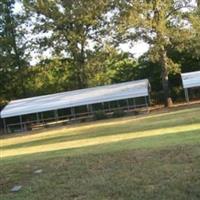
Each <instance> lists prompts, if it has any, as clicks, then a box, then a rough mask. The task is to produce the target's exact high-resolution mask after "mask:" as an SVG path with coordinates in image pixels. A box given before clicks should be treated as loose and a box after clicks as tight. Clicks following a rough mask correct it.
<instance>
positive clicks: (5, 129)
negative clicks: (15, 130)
mask: <svg viewBox="0 0 200 200" xmlns="http://www.w3.org/2000/svg"><path fill="white" fill-rule="evenodd" d="M3 128H4V133H5V134H6V133H7V127H6V119H5V118H3Z"/></svg>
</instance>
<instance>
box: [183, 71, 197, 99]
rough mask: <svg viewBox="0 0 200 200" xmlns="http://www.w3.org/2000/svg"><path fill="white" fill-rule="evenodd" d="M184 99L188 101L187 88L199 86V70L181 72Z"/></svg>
mask: <svg viewBox="0 0 200 200" xmlns="http://www.w3.org/2000/svg"><path fill="white" fill-rule="evenodd" d="M181 77H182V82H183V88H184V91H185V98H186V101H187V102H189V93H188V91H189V89H191V88H198V87H200V71H196V72H189V73H183V74H181Z"/></svg>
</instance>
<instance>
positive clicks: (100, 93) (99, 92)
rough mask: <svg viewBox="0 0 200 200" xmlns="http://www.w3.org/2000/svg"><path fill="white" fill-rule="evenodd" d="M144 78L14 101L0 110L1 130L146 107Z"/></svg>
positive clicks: (147, 92)
mask: <svg viewBox="0 0 200 200" xmlns="http://www.w3.org/2000/svg"><path fill="white" fill-rule="evenodd" d="M149 92H150V84H149V81H148V80H147V79H145V80H139V81H130V82H124V83H119V84H113V85H107V86H98V87H94V88H87V89H80V90H75V91H68V92H62V93H56V94H50V95H44V96H38V97H32V98H25V99H20V100H14V101H11V102H10V103H8V105H6V106H5V107H4V108H3V109H2V111H1V118H2V119H3V124H4V132H6V133H10V132H22V131H30V130H33V129H36V128H40V127H49V126H51V125H52V126H53V125H55V124H58V123H59V124H60V123H62V124H67V123H71V122H77V121H84V120H88V119H93V118H94V115H95V114H97V113H98V112H103V113H104V114H105V115H107V116H109V115H112V114H113V113H114V112H116V111H118V112H119V111H123V112H133V111H135V110H136V109H141V108H143V109H146V110H148V105H149Z"/></svg>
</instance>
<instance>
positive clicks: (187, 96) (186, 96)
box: [184, 88, 190, 103]
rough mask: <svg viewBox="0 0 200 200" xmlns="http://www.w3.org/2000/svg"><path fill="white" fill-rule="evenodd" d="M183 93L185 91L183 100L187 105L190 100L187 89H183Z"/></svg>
mask: <svg viewBox="0 0 200 200" xmlns="http://www.w3.org/2000/svg"><path fill="white" fill-rule="evenodd" d="M184 91H185V99H186V101H187V103H189V102H190V99H189V94H188V88H185V89H184Z"/></svg>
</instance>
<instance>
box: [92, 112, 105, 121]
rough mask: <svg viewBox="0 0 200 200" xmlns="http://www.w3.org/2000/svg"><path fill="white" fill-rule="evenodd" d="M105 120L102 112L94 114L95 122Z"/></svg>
mask: <svg viewBox="0 0 200 200" xmlns="http://www.w3.org/2000/svg"><path fill="white" fill-rule="evenodd" d="M106 118H107V116H106V114H105V112H104V111H97V112H95V113H94V119H95V120H101V119H106Z"/></svg>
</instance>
